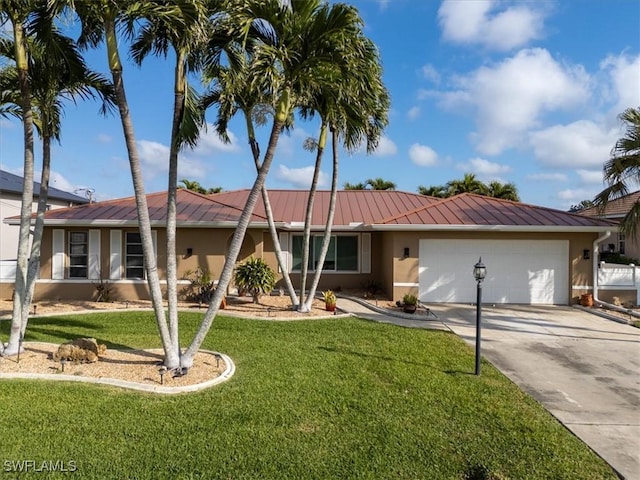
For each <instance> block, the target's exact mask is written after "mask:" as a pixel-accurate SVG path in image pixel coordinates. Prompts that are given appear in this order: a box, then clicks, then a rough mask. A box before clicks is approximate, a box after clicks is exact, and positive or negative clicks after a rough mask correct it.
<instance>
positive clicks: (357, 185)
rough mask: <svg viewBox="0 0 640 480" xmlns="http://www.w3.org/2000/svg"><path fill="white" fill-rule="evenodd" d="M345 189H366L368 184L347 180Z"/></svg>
mask: <svg viewBox="0 0 640 480" xmlns="http://www.w3.org/2000/svg"><path fill="white" fill-rule="evenodd" d="M342 188H344V189H345V190H366V189H367V185H366V184H364V183H349V182H345V184H344V186H343V187H342Z"/></svg>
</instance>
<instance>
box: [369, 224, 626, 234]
mask: <svg viewBox="0 0 640 480" xmlns="http://www.w3.org/2000/svg"><path fill="white" fill-rule="evenodd" d="M371 229H372V230H379V231H391V232H398V231H403V232H442V231H445V232H456V231H458V232H576V233H578V232H602V231H604V230H613V231H617V230H618V227H615V226H604V225H603V226H568V225H407V224H395V225H381V224H374V225H371Z"/></svg>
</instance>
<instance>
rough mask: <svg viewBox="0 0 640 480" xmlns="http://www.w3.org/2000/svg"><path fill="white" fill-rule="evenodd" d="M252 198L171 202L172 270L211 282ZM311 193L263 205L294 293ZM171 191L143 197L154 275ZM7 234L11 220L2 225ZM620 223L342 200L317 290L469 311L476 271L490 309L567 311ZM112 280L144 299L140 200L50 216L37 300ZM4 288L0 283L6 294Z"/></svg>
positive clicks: (501, 208)
mask: <svg viewBox="0 0 640 480" xmlns="http://www.w3.org/2000/svg"><path fill="white" fill-rule="evenodd" d="M248 193H249V192H248V190H237V191H230V192H222V193H218V194H213V195H202V194H198V193H194V192H191V191H188V190H183V189H181V190H179V191H178V196H177V225H178V231H177V251H178V272H179V276H184V275H185V273H186V272H188V271H192V270H194V269H196V268H197V267H202V268H205V269H207V270H208V271H209V272H211V274H212V275H213V276H214V278H215V277H217V276H218V275H219V274H220V271H221V269H222V266H223V263H224V258H225V254H226V251H227V248H228V246H229V244H230V241H231V237H232V234H233V232H234V229H235V226H236V225H237V221H238V218H239V216H240V213H241V210H242V208H243V206H244V204H245V201H246V199H247V195H248ZM307 196H308V192H307V191H297V190H271V191H270V192H269V197H270V201H271V206H272V210H273V214H274V218H275V221H276V225H277V230H278V234H279V238H280V242H281V245H282V249H283V251H284V252H285V254H286V259H287V261H286V268H287V269H288V270H289V272H290V273H291V276H292V280H293V282H294V285H299V272H300V265H301V238H302V237H301V236H302V231H303V222H304V215H305V207H306V201H307ZM329 196H330V192H328V191H319V192H317V194H316V198H315V204H314V214H313V219H312V231H313V235H314V236H313V240H312V248H311V258H310V267H311V269H312V270H313V268H315V265H316V258H315V257H316V255H317V254H318V251H319V247H320V242H321V235H322V233H323V232H324V223H325V218H326V213H327V209H328V205H329ZM166 197H167V196H166V193H164V192H163V193H154V194H149V195H148V197H147V200H148V204H149V213H150V217H151V223H152V228H153V232H154V234H153V235H154V242H155V247H156V252H157V258H158V268H159V273H160V277H161V278H163V276H164V271H165V264H166V247H165V229H164V225H165V211H166ZM5 222H8V223H9V224H10V225H15V224H16V223H17V222H19V219H17V218H9V219H5ZM616 228H617V227H616V225H615V223H613V222H611V221H608V220H604V219H597V218H591V217H585V216H583V215H577V214H572V213H568V212H564V211H560V210H553V209H550V208H544V207H539V206H534V205H528V204H525V203H519V202H511V201H506V200H499V199H495V198H490V197H485V196H479V195H473V194H462V195H458V196H455V197H452V198H447V199H439V198H433V197H428V196H423V195H418V194H414V193H408V192H401V191H375V190H371V191H369V190H361V191H357V190H348V191H339V192H338V194H337V204H336V214H335V220H334V227H333V231H332V241H331V246H330V250H329V254H328V256H327V259H326V260H325V265H324V271H323V275H322V281H321V284H320V288H321V289H327V288H332V289H342V290H347V289H358V288H362V286H363V285H366V284H377V285H379V286H380V287H381V289H382V290H383V291H384V292H385V293H386V294H387V296H389V297H390V298H392V299H394V300H398V299H401V298H402V296H403V295H404V294H405V293H415V294H418V295H419V298H420V299H421V300H422V301H423V302H474V301H475V295H476V282H475V280H474V278H473V275H472V270H473V266H474V265H475V263H476V262H477V261H478V259H479V258H480V257H482V261H483V262H484V264H485V265H486V267H487V278H486V280H485V282H484V290H483V292H484V293H483V300H484V301H485V302H487V303H523V304H569V303H572V302H575V301H576V300H577V299H578V298H579V297H580V295H581V294H583V293H586V292H589V291H591V289H592V288H593V287H592V286H593V276H594V271H595V270H594V268H596V267H597V264H596V263H594V262H595V259H594V257H595V256H594V255H593V248H594V245H596V244H595V243H594V242H596V241H597V240H598V238H599V237H600V236H601V235H602V234H603V233H604V232H606V231H615V230H616ZM251 256H255V257H259V258H262V259H264V260H265V261H266V262H267V263H268V264H269V265H271V266H272V268H273V269H274V270H275V271H276V272H278V265H277V262H276V257H275V254H274V247H273V242H272V240H271V236H270V234H269V231H268V227H267V219H266V215H265V209H264V205H263V204H262V202H261V201H259V202H258V204H257V205H256V208H255V211H254V213H253V216H252V218H251V221H250V224H249V229H248V231H247V235H246V238H245V241H244V244H243V246H242V251H241V253H240V257H239V259H238V260H239V261H243V260H245V259H247V258H249V257H251ZM100 279H103V280H108V281H109V282H110V284H111V287H112V289H113V291H114V295H115V296H116V297H117V298H118V299H138V298H148V290H147V286H146V282H145V281H144V270H143V263H142V250H141V245H140V236H139V234H138V231H137V215H136V207H135V200H134V198H133V197H131V198H123V199H117V200H110V201H104V202H97V203H92V204H87V205H79V206H75V207H71V208H65V209H59V210H52V211H50V212H48V213H47V215H46V227H45V232H44V238H43V245H42V258H41V270H40V278H39V281H38V284H37V288H36V297H35V298H36V300H38V299H91V298H94V297H95V293H96V283H97V282H98V281H99V280H100ZM11 288H12V286H11V285H7V284H0V289H2V290H3V291H0V294H1V295H2V296H3V297H4V298H6V297H8V296H10V289H11Z"/></svg>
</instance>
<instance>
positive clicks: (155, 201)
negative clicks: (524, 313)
mask: <svg viewBox="0 0 640 480" xmlns="http://www.w3.org/2000/svg"><path fill="white" fill-rule="evenodd" d="M248 194H249V190H236V191H231V192H222V193H216V194H212V195H202V194H199V193H195V192H192V191H189V190H185V189H179V190H178V194H177V223H178V225H182V226H194V227H198V226H202V227H223V226H233V225H235V224H237V222H238V220H239V218H240V214H241V212H242V209H243V207H244V204H245V202H246V200H247V197H248ZM308 195H309V192H308V191H304V190H270V191H269V200H270V203H271V208H272V211H273V216H274V219H275V221H276V223H277V225H278V226H279V228H283V229H290V230H301V229H302V227H303V222H304V217H305V210H306V204H307V199H308ZM329 197H330V192H329V191H325V190H322V191H318V192H316V196H315V201H314V212H313V216H312V227H313V228H314V229H316V230H317V229H318V228H323V225H324V224H325V221H326V215H327V211H328V206H329ZM147 202H148V206H149V214H150V217H151V221H152V223H154V224H155V225H163V224H164V222H165V220H166V202H167V194H166V192H160V193H153V194H149V195H147ZM17 221H19V219H18V218H17V217H13V218H12V219H10V220H9V222H10V223H15V222H17ZM250 221H251V224H253V225H254V226H264V225H266V223H267V219H266V213H265V209H264V205H263V203H262V198H261V197H260V199H259V200H258V202H257V204H256V208H255V210H254V213H253V215H252V217H251V220H250ZM136 222H137V213H136V203H135V198H134V197H128V198H122V199H117V200H109V201H104V202H96V203H92V204H86V205H79V206H75V207H70V208H62V209H56V210H51V211H49V212H47V214H46V223H47V224H49V225H104V226H108V225H122V224H132V225H133V224H136ZM334 226H335V227H336V228H337V229H340V228H342V229H359V228H362V229H373V230H376V229H377V230H438V229H439V230H448V229H465V230H469V229H471V230H473V229H477V230H483V229H497V230H529V231H531V230H535V231H545V230H556V231H560V230H573V231H602V230H605V229H612V228H616V224H615V223H614V222H612V221H609V220H603V219H597V218H593V217H586V216H583V215H578V214H574V213H569V212H564V211H561V210H554V209H551V208H546V207H539V206H535V205H529V204H526V203H520V202H511V201H507V200H500V199H496V198H491V197H485V196H481V195H474V194H468V193H465V194H461V195H457V196H455V197H451V198H446V199H439V198H434V197H428V196H424V195H419V194H414V193H408V192H399V191H395V190H341V191H339V192H337V199H336V214H335V219H334Z"/></svg>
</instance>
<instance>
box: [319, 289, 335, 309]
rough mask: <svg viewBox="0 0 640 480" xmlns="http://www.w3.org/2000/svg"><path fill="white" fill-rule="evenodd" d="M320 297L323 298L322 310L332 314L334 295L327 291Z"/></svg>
mask: <svg viewBox="0 0 640 480" xmlns="http://www.w3.org/2000/svg"><path fill="white" fill-rule="evenodd" d="M322 296H323V297H324V308H325V310H327V311H328V312H333V311H335V309H336V294H335V293H333V291H331V290H327V291H326V292H322Z"/></svg>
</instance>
